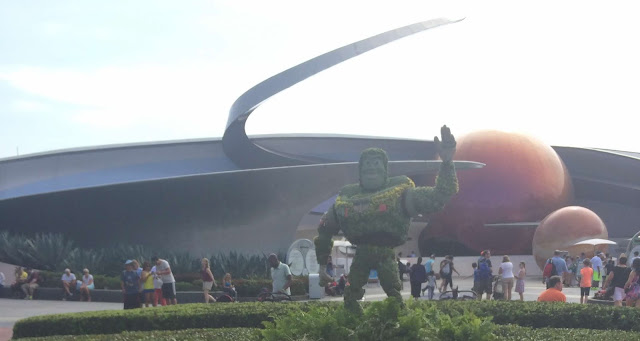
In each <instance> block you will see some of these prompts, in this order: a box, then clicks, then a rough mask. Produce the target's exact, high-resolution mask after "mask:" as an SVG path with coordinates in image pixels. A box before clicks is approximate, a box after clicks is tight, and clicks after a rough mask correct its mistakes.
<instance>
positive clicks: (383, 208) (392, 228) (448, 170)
mask: <svg viewBox="0 0 640 341" xmlns="http://www.w3.org/2000/svg"><path fill="white" fill-rule="evenodd" d="M441 136H442V141H440V140H439V139H438V137H435V139H434V142H435V144H436V149H437V152H438V155H439V156H440V158H441V159H442V164H441V165H440V170H439V173H438V177H437V178H436V185H435V186H434V187H416V186H415V184H414V183H413V181H412V180H411V179H409V178H408V177H406V176H395V177H389V176H388V170H387V165H388V158H387V153H386V152H385V151H384V150H382V149H378V148H370V149H366V150H364V151H363V152H362V154H361V155H360V161H359V165H358V168H359V173H360V183H358V184H351V185H346V186H344V187H343V188H342V189H341V190H340V193H339V194H338V197H337V198H336V201H335V203H334V204H333V206H332V207H331V208H330V209H329V210H328V211H327V212H326V213H325V214H324V216H323V218H322V220H321V222H320V226H319V227H318V234H319V235H318V237H316V238H315V240H314V244H315V246H316V255H317V260H318V264H321V265H320V284H321V285H323V286H324V285H326V283H327V282H329V281H331V278H330V277H329V276H328V275H327V273H326V269H325V264H327V258H328V257H329V254H330V252H331V248H332V245H333V241H332V239H331V238H332V236H334V235H336V234H338V232H339V231H340V230H342V232H343V233H344V236H345V237H346V238H347V240H349V241H350V242H351V243H352V244H355V245H357V252H356V255H355V257H354V259H353V263H352V264H351V269H350V273H349V283H350V286H348V287H347V288H346V289H345V293H344V302H345V307H346V308H347V309H349V310H350V311H352V312H354V313H359V314H361V313H362V307H360V305H359V304H358V302H357V301H358V300H359V299H361V298H362V297H363V295H364V290H363V289H362V287H363V286H364V285H365V284H366V283H367V280H368V278H369V272H370V270H371V269H376V270H377V271H378V279H379V280H380V285H381V286H382V289H383V290H384V292H385V293H386V294H387V296H389V297H395V298H397V299H398V300H400V301H402V296H401V295H400V288H401V283H400V278H399V275H398V266H397V263H396V259H395V254H394V250H393V248H394V247H396V246H399V245H402V244H404V243H405V242H406V240H407V233H408V230H409V225H410V223H411V217H413V216H417V215H418V214H429V213H433V212H437V211H439V210H441V209H442V208H443V207H444V205H445V204H446V203H447V202H448V201H449V199H450V198H451V197H452V196H453V195H454V194H456V193H457V192H458V178H457V177H456V172H455V167H454V165H453V161H452V159H453V155H454V153H455V150H456V140H455V138H454V136H453V135H452V134H451V131H450V130H449V128H447V126H446V125H445V126H443V127H442V128H441Z"/></svg>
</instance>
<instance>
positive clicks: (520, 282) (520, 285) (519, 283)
mask: <svg viewBox="0 0 640 341" xmlns="http://www.w3.org/2000/svg"><path fill="white" fill-rule="evenodd" d="M526 276H527V270H526V265H525V264H524V262H520V271H518V275H517V276H516V292H517V293H518V294H520V301H524V295H523V294H524V278H525V277H526Z"/></svg>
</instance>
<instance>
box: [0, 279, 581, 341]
mask: <svg viewBox="0 0 640 341" xmlns="http://www.w3.org/2000/svg"><path fill="white" fill-rule="evenodd" d="M541 279H542V278H541V277H528V278H527V282H526V289H525V294H524V299H525V301H535V300H536V299H537V298H538V295H540V293H541V292H542V291H544V290H545V286H544V284H542V281H541ZM453 282H454V285H456V286H458V288H459V289H460V290H468V289H470V288H471V287H472V286H473V279H472V278H469V277H454V278H453ZM365 288H366V294H365V300H370V301H380V300H383V299H384V298H385V297H386V295H385V293H384V291H383V290H382V288H381V287H380V286H379V285H378V284H368V285H366V286H365ZM563 292H564V293H565V294H566V295H567V302H572V303H577V302H580V289H579V288H576V287H573V288H564V290H563ZM402 296H403V297H404V298H407V299H408V298H409V297H410V287H409V282H408V281H405V282H404V289H403V290H402ZM434 296H436V297H437V296H438V292H437V290H436V293H435V295H434ZM517 297H518V294H517V293H515V292H514V293H513V298H514V299H517ZM322 300H326V301H342V297H325V298H323V299H322ZM120 309H122V303H102V302H90V303H87V302H65V301H44V300H42V301H38V300H34V301H27V300H16V299H0V341H4V340H9V339H10V337H11V333H10V332H11V328H12V327H13V325H14V323H16V321H18V320H19V319H22V318H26V317H30V316H38V315H48V314H61V313H72V312H83V311H95V310H120Z"/></svg>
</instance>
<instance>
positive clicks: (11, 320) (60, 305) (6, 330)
mask: <svg viewBox="0 0 640 341" xmlns="http://www.w3.org/2000/svg"><path fill="white" fill-rule="evenodd" d="M120 309H122V303H101V302H65V301H44V300H43V301H38V300H34V301H29V300H16V299H6V298H3V299H0V341H6V340H10V339H11V335H12V330H13V325H14V324H15V323H16V322H17V321H18V320H20V319H22V318H26V317H30V316H38V315H49V314H63V313H75V312H83V311H95V310H120Z"/></svg>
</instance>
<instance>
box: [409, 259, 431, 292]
mask: <svg viewBox="0 0 640 341" xmlns="http://www.w3.org/2000/svg"><path fill="white" fill-rule="evenodd" d="M409 281H410V283H411V296H413V298H414V299H415V300H416V301H417V300H418V298H420V290H421V289H422V283H424V282H426V281H427V271H426V270H425V268H424V265H422V257H418V262H417V263H416V264H413V265H412V266H411V272H410V273H409Z"/></svg>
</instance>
